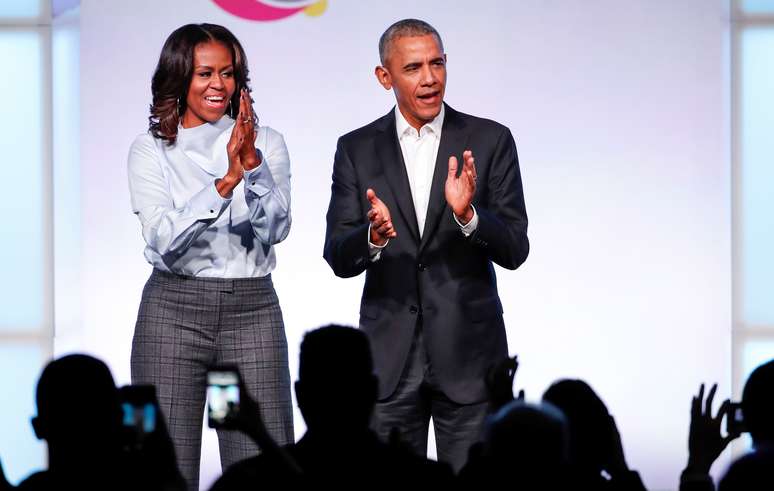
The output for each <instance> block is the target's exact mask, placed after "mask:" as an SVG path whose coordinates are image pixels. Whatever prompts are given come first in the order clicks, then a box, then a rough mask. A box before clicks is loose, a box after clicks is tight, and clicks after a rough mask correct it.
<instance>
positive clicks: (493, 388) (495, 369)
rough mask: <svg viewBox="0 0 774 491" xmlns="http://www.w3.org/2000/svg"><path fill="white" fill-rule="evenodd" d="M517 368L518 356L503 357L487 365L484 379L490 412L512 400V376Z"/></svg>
mask: <svg viewBox="0 0 774 491" xmlns="http://www.w3.org/2000/svg"><path fill="white" fill-rule="evenodd" d="M518 368H519V360H518V356H513V357H511V358H505V359H504V360H502V361H500V362H499V363H495V364H492V366H490V367H489V370H488V371H487V373H486V378H485V379H484V381H485V385H486V388H487V392H488V393H489V404H490V406H491V411H492V412H495V411H497V410H498V409H500V408H501V407H503V406H504V405H506V404H508V403H509V402H511V401H512V400H513V378H514V377H515V376H516V370H517V369H518ZM522 398H523V396H522Z"/></svg>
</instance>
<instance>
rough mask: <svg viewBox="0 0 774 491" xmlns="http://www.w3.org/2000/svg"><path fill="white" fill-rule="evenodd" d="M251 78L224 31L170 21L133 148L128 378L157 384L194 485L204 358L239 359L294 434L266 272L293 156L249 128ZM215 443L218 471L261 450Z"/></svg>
mask: <svg viewBox="0 0 774 491" xmlns="http://www.w3.org/2000/svg"><path fill="white" fill-rule="evenodd" d="M249 80H250V79H249V77H248V69H247V59H246V57H245V53H244V50H243V49H242V46H241V45H240V44H239V41H238V40H237V39H236V38H235V37H234V35H233V34H231V32H229V31H228V30H227V29H226V28H224V27H221V26H217V25H213V24H199V25H194V24H189V25H185V26H183V27H181V28H179V29H177V30H176V31H174V32H173V33H172V34H171V35H170V36H169V38H168V39H167V41H166V42H165V43H164V47H163V49H162V52H161V56H160V59H159V62H158V66H157V67H156V71H155V73H154V75H153V81H152V84H151V90H152V93H153V104H152V105H151V108H150V111H151V115H150V117H149V121H150V128H149V131H148V133H145V134H143V135H140V136H139V137H138V138H137V139H136V140H135V141H134V143H133V144H132V147H131V150H130V152H129V189H130V193H131V198H132V208H133V211H134V213H135V214H136V215H137V216H138V217H139V219H140V223H141V224H142V235H143V238H144V239H145V243H146V244H147V245H146V247H145V258H146V259H147V260H148V262H149V263H151V264H152V265H153V272H152V273H151V275H150V278H149V279H148V282H147V283H146V285H145V288H144V290H143V294H142V301H141V303H140V309H139V313H138V316H137V324H136V326H135V333H134V339H133V342H132V357H131V365H132V382H133V383H136V384H153V385H155V386H156V388H157V391H158V396H159V402H160V405H161V408H162V410H163V411H164V413H165V415H166V417H167V420H168V422H169V432H170V435H171V437H172V439H173V441H174V442H175V449H176V451H177V456H178V460H179V463H180V469H181V471H182V473H183V475H184V477H185V478H186V480H187V481H188V486H189V489H191V490H197V489H198V479H199V458H200V456H199V454H200V448H201V432H202V428H201V426H202V417H203V408H204V402H205V392H206V369H207V367H208V366H211V365H221V364H233V365H237V366H238V368H239V370H240V372H241V375H242V378H243V381H244V384H245V386H246V387H247V390H248V391H249V392H250V394H252V395H253V397H254V398H255V399H256V400H257V401H259V403H260V405H261V413H262V414H261V415H262V417H263V419H264V421H265V423H266V426H267V429H268V430H269V433H270V434H271V435H272V437H274V439H275V440H277V441H278V443H280V444H284V443H290V442H292V441H293V425H292V423H293V421H292V408H291V397H290V374H289V372H288V356H287V342H286V339H285V331H284V325H283V321H282V313H281V311H280V307H279V303H278V301H277V296H276V294H275V292H274V287H273V285H272V281H271V274H270V273H271V271H272V270H273V269H274V266H275V255H274V249H273V247H272V246H273V245H274V244H276V243H278V242H280V241H281V240H283V239H284V238H285V237H286V236H287V234H288V231H289V230H290V162H289V157H288V152H287V148H286V147H285V142H284V140H283V138H282V136H281V135H280V134H279V133H277V132H276V131H274V130H272V129H271V128H267V127H261V128H257V119H256V118H255V117H254V115H253V112H252V107H251V99H250V95H249V92H250V87H249V84H248V83H249ZM256 147H257V149H256ZM218 443H219V446H220V458H221V464H222V466H223V468H226V467H227V466H228V465H230V464H232V463H233V462H236V461H238V460H241V459H243V458H245V457H247V456H248V455H251V454H255V453H256V452H257V448H256V447H255V446H254V445H253V444H252V443H251V442H250V441H249V440H248V438H247V437H245V436H244V435H243V434H241V433H239V432H236V431H220V430H219V431H218Z"/></svg>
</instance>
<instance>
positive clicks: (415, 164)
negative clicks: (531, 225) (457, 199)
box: [368, 104, 478, 261]
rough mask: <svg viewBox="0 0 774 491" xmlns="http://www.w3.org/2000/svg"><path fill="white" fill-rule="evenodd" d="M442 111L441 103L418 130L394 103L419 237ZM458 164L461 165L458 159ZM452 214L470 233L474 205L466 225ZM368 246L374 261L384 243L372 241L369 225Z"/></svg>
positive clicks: (474, 223) (473, 224)
mask: <svg viewBox="0 0 774 491" xmlns="http://www.w3.org/2000/svg"><path fill="white" fill-rule="evenodd" d="M445 114H446V108H445V106H444V105H443V104H441V111H440V112H439V113H438V116H436V117H435V119H433V120H432V121H430V122H429V123H427V124H425V125H423V126H422V127H421V128H419V131H417V130H415V129H414V127H413V126H411V125H410V124H409V122H408V121H406V118H405V117H404V116H403V113H401V112H400V108H398V106H397V105H396V106H395V129H396V131H397V133H398V142H399V143H400V150H401V153H402V154H403V162H404V163H405V164H406V175H408V180H409V186H410V187H411V198H412V200H413V202H414V213H415V214H416V217H417V225H418V226H419V237H420V238H421V237H422V234H423V233H424V229H425V220H426V219H427V206H428V203H429V202H430V187H431V186H432V183H433V172H434V170H435V161H436V159H437V158H438V146H439V145H440V144H441V131H442V130H443V118H444V116H445ZM460 165H462V162H461V161H460ZM452 217H454V220H455V221H456V222H457V224H458V225H459V226H460V230H461V231H462V233H463V234H464V235H465V236H466V237H467V236H469V235H470V234H472V233H473V232H474V231H475V230H476V227H477V226H478V213H476V209H475V208H473V218H472V219H471V220H470V221H469V222H468V223H466V224H465V225H462V224H461V223H460V222H459V220H457V217H455V216H454V213H453V212H452ZM387 242H389V240H388V241H387ZM368 246H369V251H370V256H371V260H372V261H376V260H378V259H379V256H380V255H381V250H382V249H384V247H386V246H387V244H386V243H385V244H384V245H382V246H377V245H376V244H373V243H371V228H370V227H369V229H368Z"/></svg>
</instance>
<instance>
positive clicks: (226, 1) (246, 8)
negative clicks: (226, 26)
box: [212, 0, 306, 21]
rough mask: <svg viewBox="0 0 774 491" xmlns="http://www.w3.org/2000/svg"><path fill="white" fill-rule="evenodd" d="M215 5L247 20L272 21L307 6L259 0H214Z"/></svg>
mask: <svg viewBox="0 0 774 491" xmlns="http://www.w3.org/2000/svg"><path fill="white" fill-rule="evenodd" d="M212 1H213V2H214V3H215V5H217V6H218V7H220V8H222V9H223V10H225V11H226V12H228V13H230V14H233V15H236V16H237V17H241V18H243V19H247V20H261V21H271V20H279V19H284V18H285V17H289V16H291V15H293V14H295V13H297V12H301V11H302V10H304V9H305V8H306V6H302V7H288V8H281V7H275V6H273V5H268V4H266V3H263V2H261V1H259V0H212Z"/></svg>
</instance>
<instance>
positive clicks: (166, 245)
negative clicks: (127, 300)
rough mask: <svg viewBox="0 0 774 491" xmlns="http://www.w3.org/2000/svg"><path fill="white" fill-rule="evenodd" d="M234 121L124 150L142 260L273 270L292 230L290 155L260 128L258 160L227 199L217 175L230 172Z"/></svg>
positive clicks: (246, 274)
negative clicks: (228, 145) (277, 247)
mask: <svg viewBox="0 0 774 491" xmlns="http://www.w3.org/2000/svg"><path fill="white" fill-rule="evenodd" d="M233 126H234V120H232V119H231V118H229V117H228V116H223V117H222V118H221V119H220V120H218V121H217V122H215V123H205V124H202V125H199V126H195V127H193V128H178V134H177V141H176V142H175V144H174V145H171V146H169V145H167V143H166V142H165V141H164V140H161V139H158V138H154V137H153V136H152V135H151V134H150V133H145V134H142V135H140V136H138V137H137V139H135V141H134V143H133V144H132V146H131V149H130V150H129V163H128V167H129V192H130V194H131V199H132V210H133V211H134V213H135V214H136V215H137V216H138V217H139V219H140V223H141V224H142V235H143V238H144V239H145V243H146V244H147V245H146V247H145V258H146V259H147V260H148V262H149V263H150V264H152V265H153V266H154V267H155V268H158V269H161V270H163V271H169V272H173V273H177V274H181V275H187V276H198V277H215V278H254V277H261V276H266V275H268V274H269V273H271V271H272V270H273V269H274V266H275V264H276V259H275V255H274V248H273V247H272V245H273V244H276V243H278V242H280V241H281V240H283V239H284V238H285V237H286V236H287V235H288V232H289V231H290V157H289V155H288V150H287V147H286V146H285V141H284V139H283V138H282V135H281V134H279V133H278V132H277V131H275V130H273V129H271V128H268V127H260V128H258V130H257V139H256V142H255V145H256V147H257V148H258V149H259V150H260V151H261V153H262V154H263V160H262V162H261V165H259V166H258V167H257V168H255V169H253V170H251V171H249V172H245V173H244V179H243V180H242V181H241V182H240V183H239V185H237V187H236V188H235V189H234V192H233V194H232V196H231V197H230V198H223V197H222V196H220V194H219V193H218V191H217V189H216V188H215V180H216V179H218V178H221V177H223V176H224V175H225V174H226V171H227V170H228V155H227V153H226V143H227V142H228V140H229V138H230V137H231V130H232V128H233Z"/></svg>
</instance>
